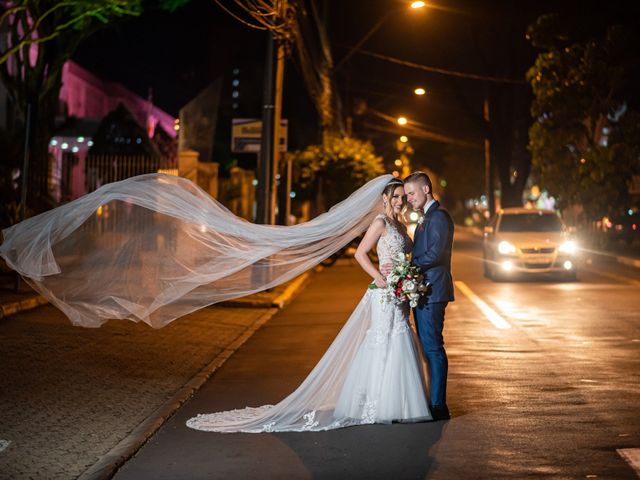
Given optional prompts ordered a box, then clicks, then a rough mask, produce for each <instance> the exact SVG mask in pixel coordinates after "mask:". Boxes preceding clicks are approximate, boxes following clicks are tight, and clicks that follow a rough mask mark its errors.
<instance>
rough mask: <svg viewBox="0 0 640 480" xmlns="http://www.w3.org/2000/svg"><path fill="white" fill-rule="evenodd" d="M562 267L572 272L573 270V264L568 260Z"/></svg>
mask: <svg viewBox="0 0 640 480" xmlns="http://www.w3.org/2000/svg"><path fill="white" fill-rule="evenodd" d="M562 266H563V267H564V269H565V270H571V269H572V268H573V263H571V260H566V261H565V262H564V263H563V264H562Z"/></svg>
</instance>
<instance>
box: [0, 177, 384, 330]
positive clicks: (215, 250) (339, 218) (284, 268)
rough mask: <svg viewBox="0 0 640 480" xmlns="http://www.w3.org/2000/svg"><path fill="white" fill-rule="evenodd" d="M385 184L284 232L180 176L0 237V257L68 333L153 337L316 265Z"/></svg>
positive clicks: (95, 198)
mask: <svg viewBox="0 0 640 480" xmlns="http://www.w3.org/2000/svg"><path fill="white" fill-rule="evenodd" d="M391 178H392V177H391V176H390V175H383V176H380V177H378V178H376V179H374V180H371V181H370V182H368V183H367V184H366V185H364V186H363V187H361V188H360V189H358V190H357V191H356V192H354V193H353V194H352V195H351V196H349V198H347V199H346V200H344V201H342V202H341V203H339V204H337V205H335V206H334V207H333V208H331V210H329V211H328V212H326V213H324V214H322V215H320V216H318V217H317V218H315V219H313V220H311V221H309V222H306V223H302V224H299V225H293V226H286V227H285V226H274V225H257V224H253V223H250V222H247V221H246V220H244V219H242V218H239V217H237V216H235V215H234V214H233V213H231V212H230V211H229V210H227V209H226V208H225V207H224V206H222V205H221V204H220V203H219V202H217V201H216V200H215V199H213V198H212V197H210V196H209V195H208V194H207V193H206V192H204V191H203V190H201V189H200V188H199V187H198V186H197V185H195V184H193V183H192V182H191V181H189V180H186V179H184V178H180V177H175V176H172V175H165V174H148V175H140V176H137V177H132V178H129V179H126V180H123V181H120V182H115V183H110V184H107V185H104V186H103V187H101V188H99V189H98V190H96V191H94V192H92V193H90V194H88V195H85V196H84V197H81V198H79V199H77V200H74V201H73V202H70V203H67V204H65V205H62V206H60V207H58V208H55V209H53V210H50V211H48V212H45V213H43V214H40V215H38V216H35V217H32V218H29V219H27V220H25V221H23V222H21V223H19V224H17V225H14V226H12V227H9V228H7V229H5V230H3V236H4V242H3V243H2V245H0V256H2V257H3V258H4V259H5V261H6V262H7V264H8V265H9V266H10V267H11V268H13V269H14V270H16V271H17V272H18V273H19V274H20V275H22V276H23V277H24V278H25V279H26V281H27V282H28V283H29V284H30V285H31V286H32V287H33V288H34V289H35V290H36V291H38V292H39V293H41V294H42V295H44V296H45V297H46V298H47V299H48V300H49V301H51V303H52V304H54V305H55V306H56V307H58V308H59V309H60V310H62V311H63V312H64V313H65V314H66V315H67V316H68V317H69V319H70V320H71V322H72V323H73V324H74V325H80V326H84V327H99V326H100V325H102V324H103V323H105V322H106V321H107V320H109V319H127V320H132V321H135V322H138V321H144V322H146V323H148V324H149V325H151V326H152V327H155V328H159V327H163V326H165V325H167V324H168V323H169V322H171V321H173V320H175V319H176V318H178V317H181V316H183V315H186V314H187V313H190V312H193V311H195V310H197V309H199V308H202V307H204V306H207V305H211V304H213V303H216V302H220V301H223V300H229V299H232V298H237V297H241V296H245V295H249V294H252V293H255V292H258V291H261V290H265V289H267V288H271V287H274V286H276V285H278V284H280V283H283V282H285V281H287V280H290V279H292V278H294V277H295V276H297V275H299V274H301V273H302V272H304V271H306V270H308V269H309V268H311V267H313V266H315V265H317V264H318V263H319V262H321V261H322V260H323V259H325V258H327V257H328V256H330V255H331V254H333V253H334V252H336V251H337V250H339V249H340V248H342V247H343V246H344V245H346V244H347V243H348V242H349V241H351V240H352V239H353V238H354V237H356V236H358V235H359V234H360V233H362V232H363V231H364V230H365V229H366V228H367V226H368V225H369V224H370V223H371V222H372V221H373V219H374V218H375V216H376V215H377V214H378V213H379V210H380V207H379V205H380V195H381V193H382V190H383V189H384V186H385V185H386V184H387V183H388V182H389V180H390V179H391Z"/></svg>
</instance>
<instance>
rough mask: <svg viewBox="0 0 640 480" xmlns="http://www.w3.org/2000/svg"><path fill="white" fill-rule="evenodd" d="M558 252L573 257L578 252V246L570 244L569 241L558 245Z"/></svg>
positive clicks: (573, 243)
mask: <svg viewBox="0 0 640 480" xmlns="http://www.w3.org/2000/svg"><path fill="white" fill-rule="evenodd" d="M559 250H560V251H561V252H562V253H569V254H571V255H573V254H574V253H576V252H577V251H578V246H577V245H576V242H572V241H571V240H569V241H566V242H564V243H563V244H562V245H560V248H559Z"/></svg>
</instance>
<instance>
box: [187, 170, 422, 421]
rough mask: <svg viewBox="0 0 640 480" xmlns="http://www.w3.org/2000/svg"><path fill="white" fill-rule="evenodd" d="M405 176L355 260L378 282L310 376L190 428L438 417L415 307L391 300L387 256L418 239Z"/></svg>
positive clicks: (385, 198) (398, 254)
mask: <svg viewBox="0 0 640 480" xmlns="http://www.w3.org/2000/svg"><path fill="white" fill-rule="evenodd" d="M404 198H405V196H404V189H403V183H402V182H401V181H400V180H392V181H390V182H389V183H388V184H387V185H386V186H385V188H384V190H383V192H382V204H383V208H384V214H381V215H378V216H377V217H376V218H375V220H374V221H373V223H372V224H371V226H370V227H369V229H368V230H367V233H366V234H365V236H364V238H363V240H362V242H361V243H360V245H359V247H358V249H357V251H356V254H355V258H356V260H357V261H358V263H359V264H360V266H361V267H362V268H363V270H364V271H365V272H367V273H368V274H369V275H371V277H373V282H374V283H375V285H376V286H377V287H378V288H376V289H368V290H367V292H366V293H365V295H364V297H363V298H362V300H361V301H360V303H359V304H358V306H357V307H356V309H355V310H354V312H353V313H352V315H351V317H350V318H349V320H348V321H347V323H346V324H345V326H344V327H343V329H342V330H341V332H340V333H339V334H338V336H337V337H336V339H335V340H334V342H333V343H332V344H331V346H330V347H329V349H328V350H327V352H326V353H325V355H324V356H323V357H322V359H321V360H320V361H319V362H318V364H317V365H316V366H315V368H314V369H313V370H312V372H311V373H310V374H309V376H308V377H307V378H306V379H305V380H304V382H303V383H302V384H301V385H300V386H299V387H298V389H297V390H296V391H294V392H293V393H292V394H291V395H289V396H288V397H287V398H285V399H284V400H282V401H281V402H280V403H278V404H277V405H265V406H262V407H258V408H251V407H247V408H244V409H240V410H231V411H226V412H218V413H211V414H200V415H198V416H196V417H193V418H191V419H189V420H188V421H187V426H188V427H191V428H193V429H197V430H205V431H212V432H249V433H257V432H283V431H298V432H301V431H321V430H331V429H335V428H341V427H348V426H352V425H362V424H371V423H391V422H394V421H401V422H417V421H423V420H429V419H431V414H430V412H429V407H428V405H427V396H426V382H425V378H424V376H423V370H422V368H421V365H422V364H421V359H420V354H419V350H418V349H419V347H417V342H416V339H415V334H414V332H413V330H412V329H411V327H410V326H409V305H408V304H407V303H406V302H405V303H402V304H394V303H389V302H388V301H385V300H384V297H383V293H382V288H384V287H386V280H385V278H384V277H383V276H382V275H381V274H380V272H379V271H378V269H377V268H376V266H374V265H373V264H372V263H371V260H369V257H368V255H367V252H368V251H369V250H371V249H372V248H373V247H374V246H377V252H378V257H379V261H380V263H381V264H383V263H391V262H393V261H394V260H403V259H404V258H405V254H406V253H408V252H410V251H411V239H410V238H409V236H408V235H407V231H406V227H405V226H404V225H403V224H402V223H400V220H399V217H400V215H401V211H402V209H403V207H404Z"/></svg>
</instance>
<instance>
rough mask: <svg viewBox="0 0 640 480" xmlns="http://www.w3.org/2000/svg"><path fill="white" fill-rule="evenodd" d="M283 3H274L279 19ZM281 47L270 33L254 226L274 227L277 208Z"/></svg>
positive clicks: (281, 1)
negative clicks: (268, 225) (269, 225)
mask: <svg viewBox="0 0 640 480" xmlns="http://www.w3.org/2000/svg"><path fill="white" fill-rule="evenodd" d="M285 1H286V0H280V1H279V2H276V3H277V7H276V10H277V12H278V16H280V17H281V15H282V13H283V12H284V11H285V7H286V4H285ZM284 57H285V53H284V46H283V45H282V42H280V41H278V39H277V38H276V37H275V35H274V33H273V32H269V38H268V40H267V56H266V61H265V72H264V94H263V102H262V135H261V143H260V155H259V156H258V191H257V202H258V205H257V215H256V217H257V218H256V222H257V223H263V224H274V223H275V209H276V204H277V195H276V193H277V188H276V175H277V174H278V158H279V155H280V118H281V116H282V83H283V78H284Z"/></svg>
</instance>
